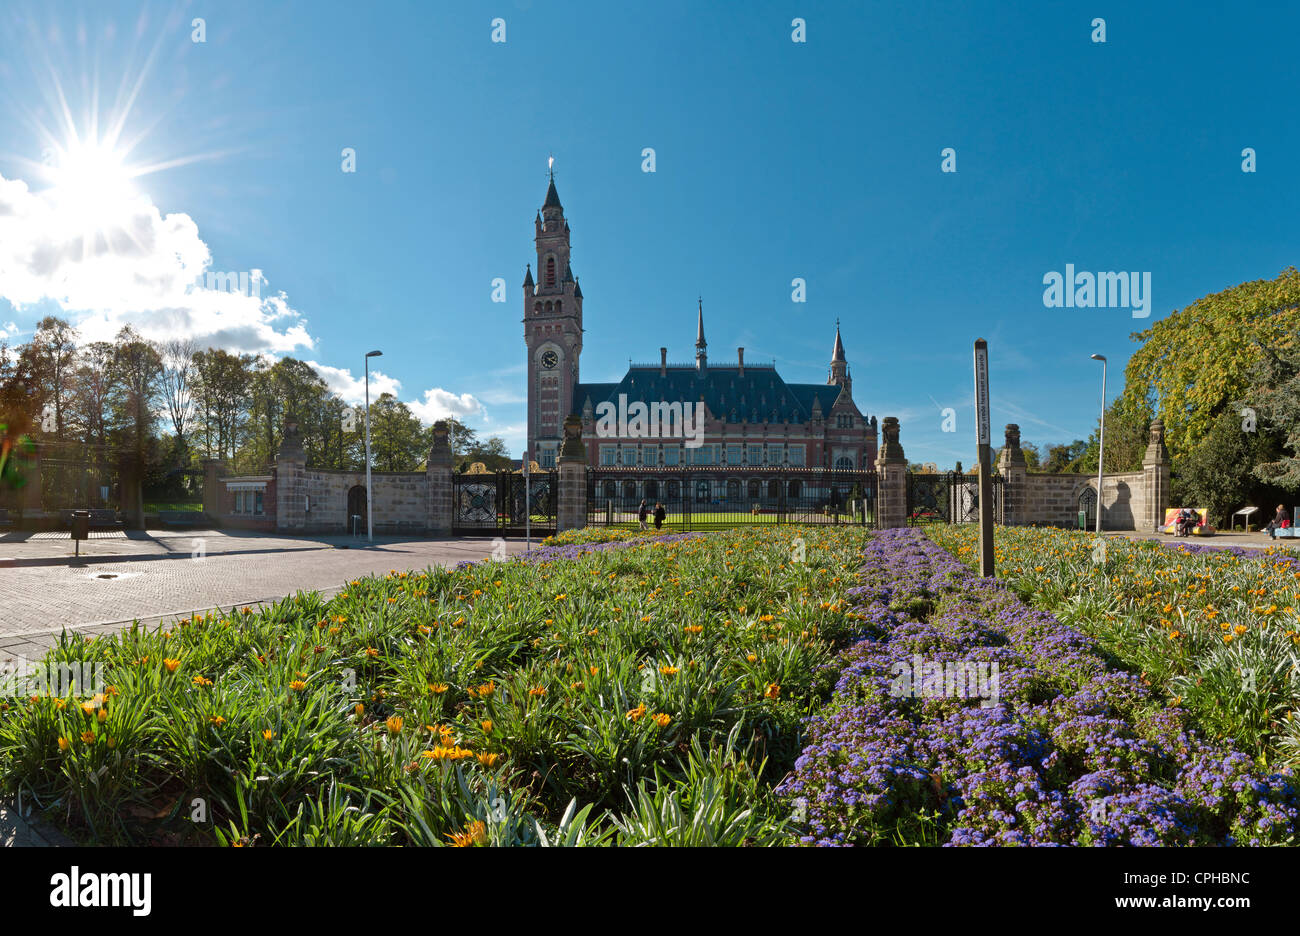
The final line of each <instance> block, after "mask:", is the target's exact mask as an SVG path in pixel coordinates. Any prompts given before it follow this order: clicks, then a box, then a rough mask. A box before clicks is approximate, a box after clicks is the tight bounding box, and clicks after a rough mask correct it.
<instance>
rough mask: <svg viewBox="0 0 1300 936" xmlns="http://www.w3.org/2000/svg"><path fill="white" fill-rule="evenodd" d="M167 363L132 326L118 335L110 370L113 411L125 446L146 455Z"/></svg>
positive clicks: (138, 453) (140, 454) (155, 420)
mask: <svg viewBox="0 0 1300 936" xmlns="http://www.w3.org/2000/svg"><path fill="white" fill-rule="evenodd" d="M162 369H163V362H162V356H161V355H160V354H159V353H158V350H157V349H156V348H155V347H154V346H153V345H152V344H150V343H149V342H148V341H145V340H144V339H143V338H141V337H140V335H139V334H138V333H137V332H136V331H135V330H134V329H133V328H131V327H130V326H129V325H128V326H126V327H125V328H123V329H122V330H121V331H120V332H118V333H117V339H116V341H115V342H114V348H113V360H112V363H111V365H110V370H111V372H112V377H113V398H112V399H113V408H114V411H115V416H116V421H117V429H118V432H119V433H120V435H121V437H122V440H123V443H124V445H126V446H129V447H130V448H131V449H132V450H133V451H134V452H135V453H136V454H137V456H143V454H144V452H145V451H146V450H147V448H148V443H149V440H150V438H151V437H152V435H153V428H154V425H155V423H156V422H157V415H156V411H157V402H158V393H159V388H160V381H161V377H162Z"/></svg>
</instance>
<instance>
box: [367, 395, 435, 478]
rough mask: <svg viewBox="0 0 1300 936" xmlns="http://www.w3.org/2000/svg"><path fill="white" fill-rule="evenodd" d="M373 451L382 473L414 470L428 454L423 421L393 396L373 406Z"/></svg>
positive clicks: (383, 397)
mask: <svg viewBox="0 0 1300 936" xmlns="http://www.w3.org/2000/svg"><path fill="white" fill-rule="evenodd" d="M370 452H371V457H372V458H373V459H374V466H375V468H376V470H378V471H414V470H415V469H416V468H418V467H419V466H420V464H421V463H422V462H423V461H424V456H425V455H426V454H427V449H426V446H425V434H424V430H423V428H422V427H421V426H420V420H419V419H417V418H416V417H415V415H414V414H412V413H411V410H410V408H409V407H408V406H407V405H406V404H405V403H403V402H401V401H400V400H398V399H397V398H396V397H394V396H393V395H392V394H391V393H384V394H381V395H380V397H379V399H378V400H376V401H375V402H374V403H372V404H371V406H370Z"/></svg>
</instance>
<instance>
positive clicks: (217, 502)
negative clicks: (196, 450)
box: [202, 458, 226, 520]
mask: <svg viewBox="0 0 1300 936" xmlns="http://www.w3.org/2000/svg"><path fill="white" fill-rule="evenodd" d="M202 464H203V512H204V513H205V514H207V515H208V516H209V517H211V518H212V519H213V520H216V519H217V518H218V517H220V516H221V508H222V506H223V503H222V496H221V495H222V494H224V493H225V485H224V484H222V483H221V478H222V477H223V476H224V475H225V473H226V462H225V459H222V458H205V459H203V463H202Z"/></svg>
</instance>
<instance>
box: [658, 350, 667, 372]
mask: <svg viewBox="0 0 1300 936" xmlns="http://www.w3.org/2000/svg"><path fill="white" fill-rule="evenodd" d="M659 376H660V377H667V376H668V349H667V348H660V349H659Z"/></svg>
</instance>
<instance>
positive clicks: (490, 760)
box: [478, 754, 501, 767]
mask: <svg viewBox="0 0 1300 936" xmlns="http://www.w3.org/2000/svg"><path fill="white" fill-rule="evenodd" d="M499 760H501V755H500V754H479V755H478V762H479V763H480V764H482V765H483V766H484V767H495V766H496V765H497V761H499Z"/></svg>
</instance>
